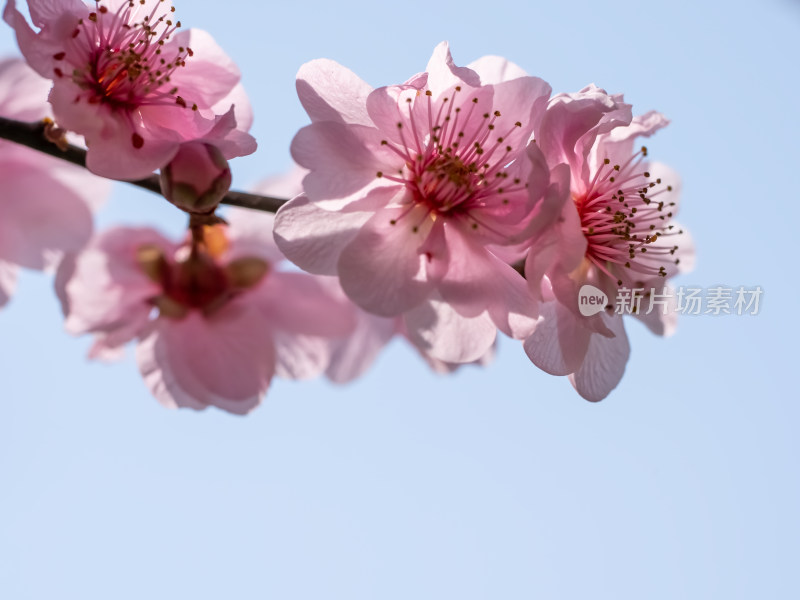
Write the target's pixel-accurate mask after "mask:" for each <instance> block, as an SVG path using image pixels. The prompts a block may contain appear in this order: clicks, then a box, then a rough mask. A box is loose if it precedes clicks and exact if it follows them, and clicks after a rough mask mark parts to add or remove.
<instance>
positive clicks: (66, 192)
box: [0, 59, 109, 306]
mask: <svg viewBox="0 0 800 600" xmlns="http://www.w3.org/2000/svg"><path fill="white" fill-rule="evenodd" d="M48 87H49V82H48V81H47V80H46V79H42V78H41V77H39V76H38V75H37V74H36V73H35V72H34V71H32V70H31V69H30V67H28V66H27V65H26V64H25V62H24V61H22V60H19V59H5V60H2V61H0V114H2V115H3V116H5V117H10V118H14V119H20V120H26V121H33V120H36V119H41V118H43V117H45V116H47V114H48V105H47V89H48ZM0 181H2V182H3V190H2V193H0V306H2V305H3V304H5V303H6V302H7V301H8V299H9V297H10V296H11V294H12V292H13V289H14V282H15V281H16V269H17V266H22V267H26V268H29V269H44V268H51V267H54V266H55V265H56V264H57V263H58V261H59V260H60V259H61V257H62V256H63V255H64V254H65V253H70V252H75V251H77V250H79V249H80V248H81V247H82V246H83V245H84V244H85V243H86V242H87V241H88V240H89V237H90V236H91V233H92V213H91V208H92V207H95V206H97V205H98V204H99V203H100V202H102V201H103V200H104V198H105V196H106V195H107V194H108V189H109V186H108V182H106V181H104V180H102V179H99V178H97V177H94V176H92V175H90V174H89V173H87V172H86V171H85V170H84V169H80V168H78V167H75V166H74V165H71V164H69V163H66V162H64V161H62V160H58V159H56V158H51V157H49V156H47V155H45V154H42V153H40V152H37V151H35V150H31V149H30V148H26V147H24V146H20V145H18V144H14V143H11V142H6V141H4V140H0Z"/></svg>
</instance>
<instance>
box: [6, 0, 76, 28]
mask: <svg viewBox="0 0 800 600" xmlns="http://www.w3.org/2000/svg"><path fill="white" fill-rule="evenodd" d="M10 4H11V5H12V6H13V5H14V4H16V2H14V1H13V0H12V1H11V2H10ZM28 9H29V10H30V13H31V21H33V24H34V25H36V26H38V27H42V26H44V25H47V24H48V23H47V22H48V21H51V20H55V19H58V18H59V17H61V16H63V14H64V13H65V12H67V11H70V12H76V13H78V12H81V11H87V9H86V5H85V4H83V3H82V2H81V1H80V0H28Z"/></svg>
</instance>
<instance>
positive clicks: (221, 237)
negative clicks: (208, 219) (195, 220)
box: [136, 226, 269, 319]
mask: <svg viewBox="0 0 800 600" xmlns="http://www.w3.org/2000/svg"><path fill="white" fill-rule="evenodd" d="M227 245H228V242H227V238H225V234H224V232H223V231H222V229H221V227H219V226H212V227H204V228H203V233H202V239H200V240H199V241H192V242H189V243H187V244H185V245H183V246H181V247H180V248H178V250H177V251H176V252H175V253H174V255H172V256H168V255H166V254H165V253H164V251H163V250H162V249H161V248H159V247H158V246H155V245H152V244H145V245H143V246H140V247H139V248H138V249H137V252H136V261H137V263H138V265H139V268H140V269H141V270H142V271H143V272H144V273H145V274H146V275H147V277H148V278H150V280H151V281H154V282H155V283H157V284H159V286H160V287H161V294H159V295H157V296H156V297H154V298H153V299H152V300H151V301H152V303H153V305H154V306H156V307H157V308H158V309H159V314H161V315H162V316H165V317H169V318H175V319H181V318H183V317H184V316H186V314H187V313H188V312H189V311H190V310H200V311H201V312H203V314H205V315H209V314H211V313H213V312H215V311H216V310H218V309H220V308H221V307H222V306H224V305H225V304H226V303H227V302H228V301H229V300H231V299H232V298H233V297H234V296H236V295H237V294H239V293H241V292H243V291H244V290H247V289H250V288H252V287H254V286H256V285H258V283H260V282H261V280H262V279H263V278H264V277H265V276H266V274H267V272H268V270H269V265H268V264H267V263H266V261H264V260H262V259H260V258H255V257H246V258H240V259H237V260H234V261H231V262H230V263H228V264H227V265H222V264H221V263H220V262H219V260H218V259H219V257H220V255H221V254H222V253H223V252H224V251H225V250H226V249H227Z"/></svg>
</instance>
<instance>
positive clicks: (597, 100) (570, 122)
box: [537, 86, 633, 182]
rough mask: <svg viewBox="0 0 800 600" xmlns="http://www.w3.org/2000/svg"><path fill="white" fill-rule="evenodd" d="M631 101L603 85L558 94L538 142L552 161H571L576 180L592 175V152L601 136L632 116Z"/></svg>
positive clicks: (545, 118)
mask: <svg viewBox="0 0 800 600" xmlns="http://www.w3.org/2000/svg"><path fill="white" fill-rule="evenodd" d="M632 118H633V117H632V113H631V107H630V105H627V104H624V103H621V102H618V101H617V99H616V97H614V96H611V95H609V94H607V93H606V92H605V90H602V89H600V88H597V87H595V86H589V87H586V88H584V89H583V90H581V91H580V92H578V93H577V94H559V95H557V96H554V97H553V99H552V100H551V101H550V105H549V106H548V108H547V111H546V113H545V115H544V117H543V118H542V121H541V125H540V130H539V132H538V133H537V143H538V144H539V146H540V147H541V149H542V151H543V152H544V153H545V155H546V156H547V157H548V162H549V163H550V164H552V165H555V164H558V163H562V162H564V163H567V164H569V165H570V169H571V171H572V175H573V178H574V180H575V181H578V182H585V181H588V179H589V171H588V169H589V166H588V163H587V157H588V153H589V151H590V149H591V147H592V144H593V143H594V141H595V140H596V138H597V136H598V135H599V134H601V133H604V132H606V131H610V130H611V129H613V128H614V127H616V126H619V125H626V124H628V123H630V121H631V119H632Z"/></svg>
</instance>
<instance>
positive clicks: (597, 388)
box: [569, 313, 631, 402]
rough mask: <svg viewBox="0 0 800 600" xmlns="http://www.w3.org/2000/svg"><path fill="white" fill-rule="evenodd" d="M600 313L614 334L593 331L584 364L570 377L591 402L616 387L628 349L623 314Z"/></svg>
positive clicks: (598, 399)
mask: <svg viewBox="0 0 800 600" xmlns="http://www.w3.org/2000/svg"><path fill="white" fill-rule="evenodd" d="M601 314H602V315H603V320H604V321H605V322H606V325H607V326H608V328H609V329H611V331H613V332H614V334H615V337H613V338H608V337H604V336H602V335H598V334H593V335H592V336H591V339H590V340H589V349H588V351H587V352H586V358H584V360H583V364H582V365H581V367H580V369H578V370H577V371H576V372H575V373H573V374H572V375H570V376H569V380H570V382H571V383H572V385H573V386H575V389H576V390H577V392H578V393H579V394H580V395H581V396H582V397H583V398H585V399H586V400H589V401H590V402H599V401H600V400H602V399H603V398H605V397H606V396H608V394H609V393H611V390H613V389H614V388H615V387H617V384H618V383H619V382H620V380H621V379H622V375H623V374H624V373H625V365H626V364H627V362H628V356H630V350H631V349H630V345H629V344H628V336H627V335H626V334H625V326H624V324H623V322H622V317H619V316H617V315H614V316H611V317H609V316H607V315H605V314H604V313H601Z"/></svg>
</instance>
